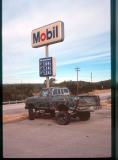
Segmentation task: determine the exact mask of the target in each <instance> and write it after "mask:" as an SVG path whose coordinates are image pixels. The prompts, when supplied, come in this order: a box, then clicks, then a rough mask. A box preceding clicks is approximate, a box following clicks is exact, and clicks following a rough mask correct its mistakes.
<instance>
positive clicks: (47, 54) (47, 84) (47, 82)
mask: <svg viewBox="0 0 118 160" xmlns="http://www.w3.org/2000/svg"><path fill="white" fill-rule="evenodd" d="M45 54H46V58H48V56H49V52H48V45H46V47H45ZM46 88H49V77H48V76H47V77H46Z"/></svg>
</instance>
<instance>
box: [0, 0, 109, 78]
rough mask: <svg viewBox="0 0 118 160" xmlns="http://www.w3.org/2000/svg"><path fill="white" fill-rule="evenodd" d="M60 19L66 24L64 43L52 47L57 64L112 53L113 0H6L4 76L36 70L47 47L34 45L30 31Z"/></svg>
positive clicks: (4, 3)
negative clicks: (111, 10)
mask: <svg viewBox="0 0 118 160" xmlns="http://www.w3.org/2000/svg"><path fill="white" fill-rule="evenodd" d="M57 20H62V21H63V22H64V26H65V40H64V42H62V43H57V44H54V45H50V46H49V55H50V56H54V57H56V59H57V66H64V65H68V64H74V63H77V62H84V61H86V62H87V61H90V60H95V59H97V58H100V57H105V56H110V47H109V46H110V36H109V35H110V0H104V1H103V0H99V1H98V0H87V1H83V0H74V3H73V0H60V1H56V2H55V0H50V1H47V0H43V1H42V0H34V1H32V0H28V1H26V0H20V1H18V2H17V1H16V0H12V1H10V0H4V1H3V32H2V37H3V76H6V75H12V74H13V75H15V74H16V76H18V75H21V73H29V74H30V72H31V73H35V74H36V73H37V71H38V61H39V58H42V57H45V48H44V47H42V48H37V49H33V48H32V47H31V31H32V30H33V29H35V28H38V27H40V26H43V25H46V24H49V23H52V22H54V21H57ZM106 50H107V51H108V53H104V54H102V53H101V52H104V51H106ZM95 53H100V54H95Z"/></svg>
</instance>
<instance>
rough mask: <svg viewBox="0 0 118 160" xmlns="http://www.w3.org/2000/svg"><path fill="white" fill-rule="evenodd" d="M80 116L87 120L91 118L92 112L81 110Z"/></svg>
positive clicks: (81, 118) (82, 119)
mask: <svg viewBox="0 0 118 160" xmlns="http://www.w3.org/2000/svg"><path fill="white" fill-rule="evenodd" d="M78 116H79V118H80V120H81V121H87V120H89V119H90V112H79V113H78Z"/></svg>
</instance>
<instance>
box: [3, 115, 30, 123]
mask: <svg viewBox="0 0 118 160" xmlns="http://www.w3.org/2000/svg"><path fill="white" fill-rule="evenodd" d="M27 118H28V115H27V114H26V113H21V114H11V115H9V114H6V115H3V124H6V123H11V122H17V121H22V120H25V119H27Z"/></svg>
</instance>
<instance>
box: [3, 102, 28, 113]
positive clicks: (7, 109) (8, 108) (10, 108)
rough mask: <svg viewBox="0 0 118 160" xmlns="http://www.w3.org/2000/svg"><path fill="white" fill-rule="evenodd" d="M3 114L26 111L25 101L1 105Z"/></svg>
mask: <svg viewBox="0 0 118 160" xmlns="http://www.w3.org/2000/svg"><path fill="white" fill-rule="evenodd" d="M2 109H3V114H17V113H24V112H27V110H26V109H25V103H18V104H7V105H3V107H2Z"/></svg>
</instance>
